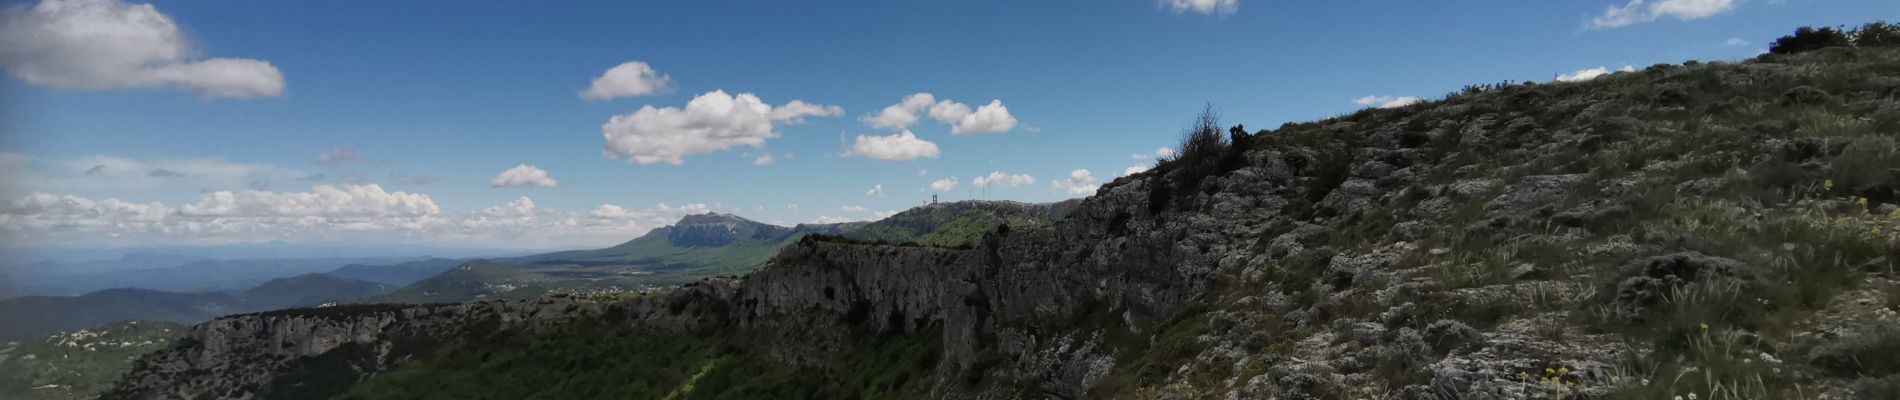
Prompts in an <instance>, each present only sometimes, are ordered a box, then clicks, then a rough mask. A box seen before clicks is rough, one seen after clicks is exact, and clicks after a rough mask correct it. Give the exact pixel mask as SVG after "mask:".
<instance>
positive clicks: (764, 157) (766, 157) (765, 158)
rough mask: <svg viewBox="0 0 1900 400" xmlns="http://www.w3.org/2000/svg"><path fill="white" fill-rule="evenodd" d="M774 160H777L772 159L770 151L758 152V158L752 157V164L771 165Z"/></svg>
mask: <svg viewBox="0 0 1900 400" xmlns="http://www.w3.org/2000/svg"><path fill="white" fill-rule="evenodd" d="M774 162H777V160H773V159H772V153H765V154H760V155H759V157H758V158H754V159H752V165H757V166H767V165H772V163H774Z"/></svg>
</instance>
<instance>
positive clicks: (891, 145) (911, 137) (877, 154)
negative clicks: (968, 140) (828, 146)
mask: <svg viewBox="0 0 1900 400" xmlns="http://www.w3.org/2000/svg"><path fill="white" fill-rule="evenodd" d="M941 154H942V151H939V150H937V144H936V143H931V142H930V141H927V140H923V139H918V138H917V134H914V133H911V132H910V131H909V130H905V131H903V132H899V133H897V134H895V135H890V136H866V135H858V139H857V142H855V143H853V144H852V145H851V148H849V149H845V152H844V155H846V156H852V157H864V158H869V159H873V160H884V161H912V160H916V159H919V158H937V156H938V155H941Z"/></svg>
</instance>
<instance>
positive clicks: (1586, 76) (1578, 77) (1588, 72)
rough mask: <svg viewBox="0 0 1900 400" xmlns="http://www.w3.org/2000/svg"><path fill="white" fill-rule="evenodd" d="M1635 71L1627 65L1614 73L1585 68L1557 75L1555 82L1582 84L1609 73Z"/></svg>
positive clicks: (1601, 69)
mask: <svg viewBox="0 0 1900 400" xmlns="http://www.w3.org/2000/svg"><path fill="white" fill-rule="evenodd" d="M1635 70H1636V67H1632V66H1628V65H1625V66H1623V68H1619V69H1617V70H1616V71H1611V70H1610V68H1609V67H1596V68H1585V69H1581V70H1577V72H1572V73H1568V74H1558V75H1557V81H1558V82H1583V81H1587V80H1591V79H1596V78H1597V77H1600V76H1604V75H1609V74H1610V73H1611V72H1632V71H1635Z"/></svg>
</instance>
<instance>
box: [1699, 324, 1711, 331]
mask: <svg viewBox="0 0 1900 400" xmlns="http://www.w3.org/2000/svg"><path fill="white" fill-rule="evenodd" d="M1701 325H1702V330H1704V331H1707V330H1709V323H1707V322H1703V323H1702V324H1701Z"/></svg>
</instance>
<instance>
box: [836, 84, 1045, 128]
mask: <svg viewBox="0 0 1900 400" xmlns="http://www.w3.org/2000/svg"><path fill="white" fill-rule="evenodd" d="M925 111H928V112H929V113H930V118H931V119H935V120H937V122H941V123H944V124H947V125H950V133H952V134H957V135H966V134H986V133H1003V132H1009V130H1010V129H1014V128H1015V127H1016V117H1014V116H1011V115H1010V114H1009V107H1005V106H1003V101H1002V100H990V104H988V105H984V106H981V107H977V108H976V109H974V110H972V109H971V108H970V106H969V105H967V104H963V103H958V102H955V101H950V100H942V101H939V100H938V99H937V97H936V96H933V95H931V94H930V93H916V94H912V95H909V96H904V100H902V101H899V102H898V103H897V104H892V105H890V106H887V107H884V109H883V110H881V111H879V112H878V113H877V114H872V115H866V116H863V117H859V118H858V120H859V121H863V122H864V124H865V125H868V126H870V127H872V128H877V129H896V130H903V129H908V128H910V126H911V125H912V124H916V123H917V121H918V120H919V119H920V117H919V115H918V114H920V113H923V112H925Z"/></svg>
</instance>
